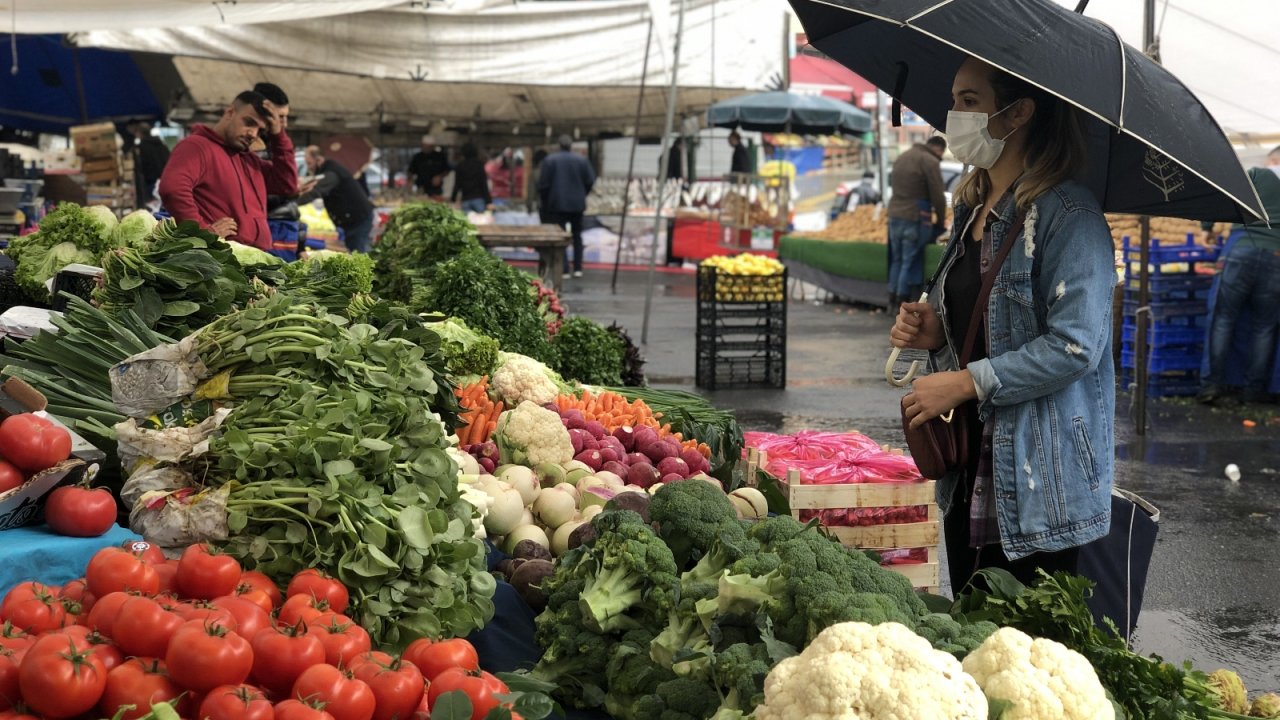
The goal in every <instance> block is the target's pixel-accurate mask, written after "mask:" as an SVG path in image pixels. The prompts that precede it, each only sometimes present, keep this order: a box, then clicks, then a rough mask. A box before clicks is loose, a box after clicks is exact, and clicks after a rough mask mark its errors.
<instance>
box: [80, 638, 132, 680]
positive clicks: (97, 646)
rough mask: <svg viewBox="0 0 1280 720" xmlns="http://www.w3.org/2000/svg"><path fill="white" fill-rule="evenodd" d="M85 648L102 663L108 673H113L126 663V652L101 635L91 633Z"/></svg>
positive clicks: (86, 640) (86, 639)
mask: <svg viewBox="0 0 1280 720" xmlns="http://www.w3.org/2000/svg"><path fill="white" fill-rule="evenodd" d="M84 648H85V649H86V650H88V651H89V652H91V653H93V655H94V657H96V658H98V659H99V660H101V661H102V666H103V667H104V668H106V670H107V672H111V671H112V670H114V669H116V668H117V667H119V666H120V663H123V662H124V652H123V651H121V650H120V646H118V645H116V644H115V643H113V642H111V640H110V639H108V638H106V637H104V636H103V635H101V634H100V633H97V632H93V631H90V632H89V635H88V636H87V637H86V638H85V645H84Z"/></svg>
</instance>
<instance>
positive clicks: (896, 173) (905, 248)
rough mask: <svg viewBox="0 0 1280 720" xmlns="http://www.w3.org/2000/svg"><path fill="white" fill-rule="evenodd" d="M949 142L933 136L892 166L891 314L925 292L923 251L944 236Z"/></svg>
mask: <svg viewBox="0 0 1280 720" xmlns="http://www.w3.org/2000/svg"><path fill="white" fill-rule="evenodd" d="M946 151H947V141H946V140H944V139H942V138H940V137H936V136H935V137H931V138H929V140H928V142H925V143H923V144H921V143H916V144H915V145H913V146H911V149H909V150H907V151H906V152H904V153H902V154H901V155H899V156H898V159H897V160H894V161H893V174H892V175H891V176H890V181H891V183H892V186H893V196H892V197H890V198H889V248H888V251H889V312H892V313H896V312H897V311H898V305H900V304H901V303H904V302H915V301H916V300H918V299H919V298H920V291H921V289H923V287H924V249H925V247H926V246H928V245H929V244H931V243H932V242H933V241H934V240H935V239H936V238H937V237H938V236H939V235H941V234H942V233H943V230H944V228H945V227H946V222H947V196H946V188H945V186H944V185H943V184H942V165H941V161H942V154H943V153H945V152H946Z"/></svg>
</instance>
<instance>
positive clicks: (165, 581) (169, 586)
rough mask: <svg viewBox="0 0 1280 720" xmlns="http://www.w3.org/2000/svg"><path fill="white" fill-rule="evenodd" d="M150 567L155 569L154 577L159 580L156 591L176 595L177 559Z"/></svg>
mask: <svg viewBox="0 0 1280 720" xmlns="http://www.w3.org/2000/svg"><path fill="white" fill-rule="evenodd" d="M143 562H146V561H145V560H144V561H143ZM151 567H152V568H153V569H154V570H155V571H156V578H157V579H158V580H159V589H158V590H156V592H157V593H161V594H169V595H175V596H176V595H177V594H178V561H177V560H169V561H166V562H162V563H158V564H155V565H152V566H151Z"/></svg>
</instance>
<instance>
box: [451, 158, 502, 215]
mask: <svg viewBox="0 0 1280 720" xmlns="http://www.w3.org/2000/svg"><path fill="white" fill-rule="evenodd" d="M458 198H462V209H463V210H464V211H465V212H475V213H482V212H484V211H485V209H487V208H488V207H489V205H491V204H493V196H492V195H491V194H490V192H489V174H488V172H487V171H486V170H485V166H484V161H483V160H481V159H480V151H479V150H477V149H476V146H475V145H473V144H471V143H467V144H465V145H463V146H462V162H460V163H458V167H457V168H455V169H454V171H453V195H452V197H451V198H450V199H451V200H453V201H454V202H457V201H458Z"/></svg>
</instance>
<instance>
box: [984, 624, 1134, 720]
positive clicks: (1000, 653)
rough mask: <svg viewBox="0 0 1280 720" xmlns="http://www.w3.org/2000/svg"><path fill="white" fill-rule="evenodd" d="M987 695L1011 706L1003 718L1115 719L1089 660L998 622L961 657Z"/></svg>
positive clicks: (1052, 719) (1028, 719) (1050, 642)
mask: <svg viewBox="0 0 1280 720" xmlns="http://www.w3.org/2000/svg"><path fill="white" fill-rule="evenodd" d="M964 670H965V672H967V673H969V674H970V675H972V676H973V678H974V679H975V680H977V681H978V685H980V686H981V687H982V691H983V692H984V693H986V695H987V698H988V699H989V700H992V701H995V700H1006V701H1008V702H1010V703H1012V704H1013V705H1012V707H1010V708H1009V709H1008V710H1006V711H1005V713H1004V715H1003V719H1004V720H1115V709H1114V707H1112V705H1111V701H1110V700H1108V699H1107V694H1106V691H1105V690H1103V688H1102V683H1101V682H1099V681H1098V675H1097V673H1096V672H1094V670H1093V666H1092V665H1090V664H1089V661H1088V660H1086V659H1085V657H1084V656H1083V655H1081V654H1080V653H1078V652H1076V651H1074V650H1072V649H1070V648H1068V647H1067V646H1065V645H1063V644H1061V643H1058V642H1054V641H1053V640H1046V639H1044V638H1034V639H1033V638H1032V637H1031V636H1029V635H1027V634H1026V633H1024V632H1022V631H1020V630H1015V629H1014V628H1008V627H1006V628H1000V629H999V630H997V631H996V632H995V633H993V634H992V635H991V636H990V637H988V638H987V640H986V642H984V643H982V645H981V646H979V647H978V649H977V650H974V651H973V652H972V653H970V654H969V656H968V657H966V658H965V659H964Z"/></svg>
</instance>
